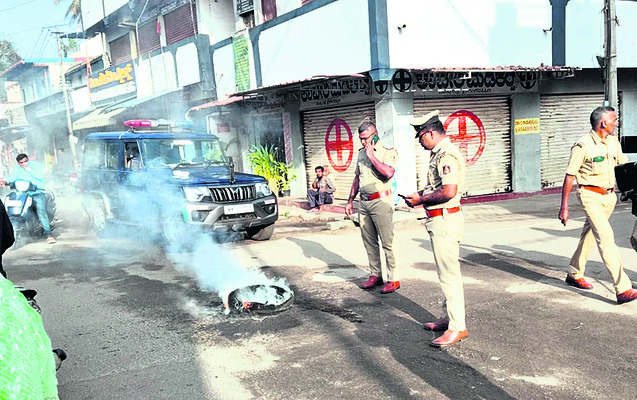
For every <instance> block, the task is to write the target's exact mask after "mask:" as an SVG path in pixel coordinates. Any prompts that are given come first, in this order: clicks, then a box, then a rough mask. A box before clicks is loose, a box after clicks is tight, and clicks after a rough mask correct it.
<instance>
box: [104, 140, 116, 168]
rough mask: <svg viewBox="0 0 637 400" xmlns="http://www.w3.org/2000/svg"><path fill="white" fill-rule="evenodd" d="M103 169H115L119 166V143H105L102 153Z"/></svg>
mask: <svg viewBox="0 0 637 400" xmlns="http://www.w3.org/2000/svg"><path fill="white" fill-rule="evenodd" d="M103 165H104V168H107V169H117V168H118V166H119V143H118V142H106V149H105V152H104V164H103Z"/></svg>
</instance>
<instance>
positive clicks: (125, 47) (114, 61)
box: [109, 33, 132, 65]
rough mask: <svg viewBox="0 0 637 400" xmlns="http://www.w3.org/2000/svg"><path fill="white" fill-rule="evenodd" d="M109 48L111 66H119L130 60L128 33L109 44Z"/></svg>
mask: <svg viewBox="0 0 637 400" xmlns="http://www.w3.org/2000/svg"><path fill="white" fill-rule="evenodd" d="M109 47H110V48H111V65H119V64H121V63H124V62H126V61H130V60H131V59H132V57H131V48H130V36H129V35H128V33H126V34H125V35H124V36H122V37H120V38H117V39H115V40H113V41H112V42H110V43H109Z"/></svg>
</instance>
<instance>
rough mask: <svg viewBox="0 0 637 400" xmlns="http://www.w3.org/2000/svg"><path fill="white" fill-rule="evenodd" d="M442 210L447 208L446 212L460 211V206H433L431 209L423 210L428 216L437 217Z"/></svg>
mask: <svg viewBox="0 0 637 400" xmlns="http://www.w3.org/2000/svg"><path fill="white" fill-rule="evenodd" d="M443 210H447V214H453V213H457V212H458V211H460V206H458V207H451V208H434V209H433V210H425V211H426V212H427V216H428V217H429V218H433V217H439V216H441V215H442V213H443Z"/></svg>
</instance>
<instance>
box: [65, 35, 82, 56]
mask: <svg viewBox="0 0 637 400" xmlns="http://www.w3.org/2000/svg"><path fill="white" fill-rule="evenodd" d="M79 49H80V46H79V45H78V44H77V40H75V39H69V40H68V41H67V42H66V43H62V53H64V57H68V56H69V54H71V53H73V52H74V51H78V50H79Z"/></svg>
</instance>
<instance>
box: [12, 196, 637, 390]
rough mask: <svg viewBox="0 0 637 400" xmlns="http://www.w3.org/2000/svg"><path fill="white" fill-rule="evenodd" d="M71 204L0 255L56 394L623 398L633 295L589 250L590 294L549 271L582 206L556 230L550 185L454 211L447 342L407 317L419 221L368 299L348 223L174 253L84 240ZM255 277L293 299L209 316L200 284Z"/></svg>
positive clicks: (419, 248)
mask: <svg viewBox="0 0 637 400" xmlns="http://www.w3.org/2000/svg"><path fill="white" fill-rule="evenodd" d="M575 203H576V202H573V203H572V204H575ZM547 204H548V205H547ZM553 205H554V206H553ZM77 207H78V204H77V201H76V200H71V199H68V201H67V202H66V203H65V204H64V205H63V207H61V208H62V210H61V213H60V219H61V221H60V222H59V223H58V226H57V229H56V234H57V235H58V243H57V244H55V245H48V244H46V243H44V242H33V243H28V244H26V245H24V246H22V247H21V248H19V249H15V250H9V251H8V252H7V253H6V254H5V257H4V264H5V268H6V270H7V272H8V274H9V278H10V279H11V280H13V281H14V282H15V283H18V284H21V285H23V286H27V287H30V288H34V289H36V290H37V291H38V292H39V294H38V296H37V299H38V302H39V304H40V305H41V307H42V309H43V313H44V314H43V318H44V323H45V326H46V328H47V331H48V333H49V335H50V336H51V340H52V342H53V345H54V347H62V348H64V349H65V350H66V351H67V353H68V354H69V359H68V360H67V361H66V362H65V363H64V365H63V366H62V369H61V370H60V371H59V373H58V379H59V391H60V397H61V398H62V399H319V398H320V399H325V398H328V399H336V398H346V399H368V398H372V397H373V398H387V399H396V398H400V399H406V398H416V399H439V398H450V399H608V398H631V399H632V398H635V391H634V382H635V378H637V367H636V366H635V365H636V362H637V354H636V353H635V351H634V344H633V343H634V342H635V340H636V339H637V333H636V332H635V330H634V328H635V326H636V324H635V319H636V317H635V316H636V315H637V313H636V312H637V302H635V304H633V303H629V304H624V305H621V306H619V305H617V304H616V302H615V296H614V291H613V288H612V285H611V284H610V276H609V275H608V273H607V272H606V270H605V268H604V267H603V265H602V264H601V262H600V258H599V255H598V254H597V252H596V251H594V252H593V254H592V255H591V260H590V261H589V265H588V270H587V277H588V279H589V280H590V281H591V282H592V283H593V284H594V285H595V287H594V289H593V290H592V291H580V290H577V289H574V288H571V287H569V286H567V285H566V284H564V282H563V279H564V276H565V271H566V265H567V264H568V260H569V258H570V256H571V254H572V252H573V250H574V248H575V245H576V243H577V239H578V236H579V230H580V229H581V226H582V223H583V217H582V213H581V211H578V210H577V207H575V206H573V207H572V215H571V217H572V220H571V221H570V222H569V224H568V226H567V227H563V226H561V225H560V223H559V221H558V220H557V218H556V215H557V208H556V207H557V196H536V197H534V198H530V199H523V200H512V201H507V202H501V203H499V205H498V206H497V207H482V208H481V207H480V206H475V207H474V208H472V206H471V205H470V206H468V207H466V210H467V216H468V218H467V220H468V223H467V226H466V234H465V238H464V241H463V245H462V248H461V257H462V265H463V276H464V283H465V292H466V302H467V323H468V329H469V338H468V339H467V340H466V341H463V342H462V343H460V344H458V345H456V346H453V347H451V348H449V349H446V350H439V349H434V348H431V347H430V346H429V342H430V341H431V339H433V338H434V337H435V335H434V333H432V332H427V331H424V330H423V329H422V323H424V322H427V321H431V320H434V319H435V318H437V317H438V316H439V314H440V309H441V304H442V294H441V291H440V287H439V284H438V282H437V276H436V272H435V267H434V265H433V257H432V253H431V247H430V244H429V241H428V237H427V234H426V232H425V230H424V228H423V227H421V226H406V227H403V228H400V229H398V230H397V235H398V239H399V244H400V247H399V250H398V252H399V253H398V254H399V265H400V268H401V272H400V273H401V279H400V280H401V286H402V288H401V289H400V290H399V291H397V292H396V293H394V294H390V295H381V294H379V292H378V291H372V292H365V291H362V290H360V289H358V287H357V285H358V284H360V283H361V282H362V281H363V280H365V279H366V277H367V272H366V268H365V266H366V264H367V260H366V255H365V252H364V249H363V245H362V242H361V239H360V234H359V232H358V231H356V230H353V229H350V230H343V231H336V232H327V231H317V232H311V231H310V232H308V231H303V232H302V233H298V232H297V233H294V232H286V233H285V234H275V237H274V238H273V239H272V240H270V241H268V242H251V241H234V242H230V243H226V244H224V245H221V246H208V245H206V246H202V247H201V248H200V249H198V250H197V251H195V252H194V253H192V254H176V253H165V252H164V251H162V250H161V249H160V248H158V247H157V246H156V245H155V244H154V243H153V242H152V241H151V240H149V238H148V237H147V236H148V235H145V234H144V232H143V231H141V230H140V229H135V228H125V229H122V230H121V232H119V233H118V234H117V235H114V236H112V237H109V238H106V239H97V238H96V237H95V236H94V235H93V234H92V233H91V232H90V231H89V230H88V229H87V223H86V219H85V217H84V215H83V214H82V212H80V211H76V209H78V208H77ZM634 221H635V217H633V216H632V215H631V214H630V211H629V208H628V205H626V204H620V205H619V206H618V208H617V210H616V212H615V214H614V216H613V219H612V222H613V226H614V228H615V234H616V237H617V243H618V245H619V246H620V251H621V254H622V257H623V260H624V263H625V266H626V267H625V268H626V270H627V272H628V274H629V276H630V277H631V278H632V280H633V281H634V282H635V281H637V268H636V263H637V253H635V251H633V250H632V248H630V245H629V242H628V235H629V234H630V232H632V226H633V224H634ZM258 273H262V274H264V275H266V276H267V277H270V278H284V279H286V281H287V283H288V284H289V285H290V287H291V288H292V289H293V290H294V292H295V302H294V305H293V306H292V307H291V308H290V309H288V310H287V311H284V312H282V313H279V314H276V315H271V316H255V315H240V316H234V315H225V314H224V312H223V306H222V300H221V299H220V298H219V296H217V295H216V294H215V293H211V292H209V291H210V290H213V291H214V290H219V289H221V288H226V289H227V288H228V287H232V286H236V285H242V284H245V283H246V282H250V281H252V280H254V279H260V278H259V277H258V276H257V275H256V274H258ZM202 288H203V289H206V290H209V291H208V292H207V291H205V290H202Z"/></svg>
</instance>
